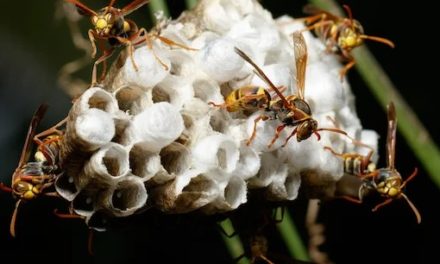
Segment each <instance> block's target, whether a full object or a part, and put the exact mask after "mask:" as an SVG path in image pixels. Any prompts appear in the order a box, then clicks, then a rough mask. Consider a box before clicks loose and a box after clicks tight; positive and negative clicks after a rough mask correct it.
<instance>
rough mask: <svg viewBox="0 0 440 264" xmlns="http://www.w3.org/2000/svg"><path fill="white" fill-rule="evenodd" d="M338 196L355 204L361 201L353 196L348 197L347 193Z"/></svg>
mask: <svg viewBox="0 0 440 264" xmlns="http://www.w3.org/2000/svg"><path fill="white" fill-rule="evenodd" d="M338 198H342V199H344V200H346V201H349V202H352V203H355V204H361V203H362V201H361V200H359V199H356V198H353V197H350V196H347V195H344V196H339V197H338Z"/></svg>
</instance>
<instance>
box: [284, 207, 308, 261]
mask: <svg viewBox="0 0 440 264" xmlns="http://www.w3.org/2000/svg"><path fill="white" fill-rule="evenodd" d="M277 211H279V210H277ZM277 228H278V231H279V232H280V234H281V236H282V238H283V240H284V243H285V244H286V246H287V249H288V250H289V253H290V255H291V256H292V257H293V258H295V259H298V260H302V261H310V258H309V255H308V253H307V249H306V247H305V246H304V243H303V242H302V240H301V236H300V235H299V232H298V229H297V228H296V226H295V223H294V222H293V220H292V217H291V216H290V214H289V212H288V211H287V210H285V212H284V217H283V221H281V223H278V224H277Z"/></svg>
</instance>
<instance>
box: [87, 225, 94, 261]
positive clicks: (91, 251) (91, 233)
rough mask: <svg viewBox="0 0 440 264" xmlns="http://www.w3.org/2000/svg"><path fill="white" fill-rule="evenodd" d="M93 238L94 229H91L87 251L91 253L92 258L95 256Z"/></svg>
mask: <svg viewBox="0 0 440 264" xmlns="http://www.w3.org/2000/svg"><path fill="white" fill-rule="evenodd" d="M93 237H94V232H93V229H92V228H90V229H89V237H88V238H87V251H88V252H89V255H90V256H93V255H94V254H93Z"/></svg>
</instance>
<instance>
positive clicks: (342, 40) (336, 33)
mask: <svg viewBox="0 0 440 264" xmlns="http://www.w3.org/2000/svg"><path fill="white" fill-rule="evenodd" d="M344 9H345V10H346V12H347V14H348V18H345V17H339V16H336V15H334V14H331V13H329V12H326V11H324V10H320V9H318V8H316V7H313V6H310V5H308V6H306V8H305V12H306V13H310V14H314V15H312V16H310V17H306V18H304V20H305V22H306V25H307V28H306V29H304V30H303V31H307V30H314V31H315V33H316V35H318V37H320V38H321V39H322V40H323V41H324V43H325V45H326V47H327V51H330V52H334V53H336V54H339V55H341V56H342V58H343V59H345V60H346V61H347V64H346V65H345V66H344V68H342V70H341V71H340V76H341V79H342V78H343V77H344V75H345V74H346V73H347V71H348V70H349V69H350V68H352V67H353V66H354V64H355V63H356V62H355V60H354V58H353V56H352V55H351V54H350V52H351V50H352V49H354V48H356V47H358V46H360V45H362V43H363V42H364V40H365V39H368V40H373V41H376V42H381V43H384V44H386V45H388V46H390V47H391V48H394V43H393V42H392V41H390V40H388V39H385V38H381V37H375V36H368V35H365V34H364V29H363V27H362V25H361V24H360V23H359V21H357V20H355V19H353V16H352V13H351V9H350V7H349V6H347V5H344Z"/></svg>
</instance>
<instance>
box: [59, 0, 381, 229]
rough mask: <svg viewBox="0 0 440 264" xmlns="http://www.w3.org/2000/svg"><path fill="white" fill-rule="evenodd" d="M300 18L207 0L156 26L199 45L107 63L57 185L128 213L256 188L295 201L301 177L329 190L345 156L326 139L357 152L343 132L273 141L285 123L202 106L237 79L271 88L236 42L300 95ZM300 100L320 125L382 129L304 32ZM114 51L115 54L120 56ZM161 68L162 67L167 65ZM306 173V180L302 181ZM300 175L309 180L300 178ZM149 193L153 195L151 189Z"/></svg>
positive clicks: (222, 201)
mask: <svg viewBox="0 0 440 264" xmlns="http://www.w3.org/2000/svg"><path fill="white" fill-rule="evenodd" d="M301 28H303V24H302V23H301V22H296V21H295V20H293V19H292V18H289V17H282V18H279V19H277V20H274V19H273V18H272V16H271V14H270V13H269V12H268V11H266V10H264V9H263V8H262V7H261V6H260V4H259V3H258V2H257V1H254V0H238V1H237V0H206V1H200V3H199V5H198V6H197V7H196V8H195V9H193V10H191V11H187V12H185V13H184V14H182V16H181V17H180V18H179V19H177V20H175V21H169V22H168V23H166V24H165V25H163V26H162V28H161V35H162V36H164V37H166V38H169V39H173V40H174V41H175V42H178V43H181V44H183V45H185V46H188V47H191V48H194V49H197V50H190V49H185V48H180V47H169V46H167V45H165V44H164V43H162V42H161V41H160V40H158V39H153V43H154V44H153V51H154V52H155V54H156V55H157V58H158V59H160V62H162V64H161V63H160V62H159V60H158V59H157V58H155V56H154V54H153V53H152V50H150V49H149V48H148V47H146V46H139V47H136V50H135V51H134V54H133V57H134V61H135V62H136V64H137V68H138V70H137V71H136V70H135V68H134V67H133V63H132V61H131V60H130V58H124V60H123V61H122V62H123V63H121V61H118V62H117V63H115V64H114V65H113V66H112V69H111V70H110V72H109V74H108V75H107V77H106V79H105V80H104V81H103V84H102V85H101V86H100V87H92V88H89V89H88V90H87V91H86V92H85V93H84V94H83V95H82V96H81V97H80V98H78V99H77V100H76V101H75V103H74V105H73V107H72V109H71V111H70V113H69V118H68V119H69V121H68V123H67V129H66V136H65V138H64V145H65V148H64V149H63V153H62V159H63V160H64V162H65V163H64V164H65V168H66V173H65V174H64V175H63V176H61V177H60V178H59V179H58V181H57V183H56V186H57V190H58V191H59V193H60V194H61V195H62V196H63V197H65V198H66V199H67V200H69V201H73V209H74V210H75V212H76V213H77V214H79V215H83V216H85V217H87V218H88V221H96V220H95V219H97V218H98V216H96V215H97V214H99V215H101V214H106V215H111V216H127V215H130V214H132V213H134V212H136V211H137V210H138V209H140V208H142V207H143V206H145V205H146V203H147V201H148V204H151V205H153V206H155V207H157V208H158V209H160V210H162V211H164V212H169V213H185V212H190V211H194V210H196V209H201V211H203V212H205V213H208V214H211V213H217V212H225V211H230V210H234V209H236V208H237V207H238V206H240V205H241V204H243V203H246V199H247V194H248V192H249V191H250V190H251V189H256V188H259V189H261V188H264V189H265V190H266V195H267V198H268V199H271V200H294V199H295V198H296V197H297V195H298V189H299V188H300V187H301V182H303V184H307V185H309V186H307V187H308V188H310V189H312V190H313V188H314V187H316V188H318V189H324V190H326V189H331V188H333V186H334V184H335V182H337V181H338V180H339V179H340V177H342V175H343V166H342V165H343V164H342V162H341V160H340V159H339V158H338V157H335V156H334V155H333V154H331V153H330V152H329V151H326V150H324V146H332V148H333V149H335V151H338V152H348V151H353V150H354V149H353V148H354V146H353V145H352V144H351V143H350V142H349V141H348V140H347V139H344V137H343V136H341V135H340V134H336V133H331V132H326V131H323V132H322V133H321V136H322V137H321V140H319V141H318V139H317V138H316V137H314V136H313V135H312V137H310V138H308V139H307V140H304V141H302V142H297V141H296V140H295V139H292V140H290V141H289V142H288V144H287V145H286V146H285V147H282V145H283V143H284V142H285V140H286V138H287V136H288V135H289V134H290V133H291V132H292V130H293V128H292V127H287V128H286V129H284V131H283V132H282V133H281V134H280V137H279V139H278V140H277V141H276V142H275V143H274V144H273V145H272V146H271V147H268V143H269V142H270V140H271V139H272V138H273V136H274V133H275V129H276V127H277V126H278V125H279V124H280V120H268V121H265V122H259V123H258V126H257V128H256V137H255V139H254V140H253V142H252V143H251V144H250V145H249V146H248V145H247V144H246V141H247V140H248V139H249V138H250V136H251V134H252V131H253V126H254V120H255V119H256V118H257V117H258V116H259V114H261V111H256V112H253V113H246V112H238V113H237V112H236V113H230V112H227V111H226V109H222V108H219V107H214V106H211V105H209V104H208V103H209V102H215V103H216V104H221V103H223V102H224V100H225V97H226V96H227V95H228V94H229V93H230V92H232V91H233V90H235V89H238V88H240V87H242V86H244V85H259V86H262V87H265V88H267V89H268V87H267V86H266V84H265V83H264V82H263V81H262V80H261V79H260V78H259V77H258V76H256V75H255V74H254V73H253V69H252V67H250V65H249V64H248V63H246V62H245V61H244V60H243V59H242V58H241V57H240V56H239V55H238V54H237V53H236V52H235V51H234V47H238V48H240V49H241V50H243V51H245V52H246V53H247V54H248V55H249V57H251V58H252V59H253V60H254V61H255V62H256V64H258V65H259V66H260V67H261V68H262V69H263V71H264V72H265V73H266V74H267V76H268V77H269V78H270V79H271V80H272V82H273V83H274V84H275V85H276V86H278V87H280V86H284V87H286V89H285V91H284V94H286V95H292V94H297V87H296V84H295V76H296V68H295V63H294V62H295V59H294V49H293V43H292V36H291V34H292V33H293V32H295V31H297V30H299V29H301ZM304 37H305V40H306V43H307V49H308V64H307V67H306V70H307V73H306V81H305V86H306V87H305V100H306V101H307V102H308V103H309V104H310V107H311V109H312V115H313V117H314V118H315V119H316V120H317V121H318V123H319V127H334V126H335V122H333V121H332V120H336V124H337V126H338V127H339V128H340V129H342V130H345V131H346V132H347V133H348V134H349V135H351V136H353V137H355V138H357V139H359V140H362V141H364V142H366V143H368V144H370V145H373V146H375V145H376V144H377V135H376V133H374V132H372V131H364V130H362V127H361V125H360V122H359V119H358V118H357V116H356V113H355V109H354V97H353V95H352V93H351V91H350V88H349V85H348V84H347V81H346V80H344V81H342V82H341V80H340V77H339V70H340V68H341V65H340V64H339V62H338V60H337V58H335V57H334V56H332V55H329V54H326V53H325V47H324V46H323V44H322V43H321V42H320V41H319V40H318V39H315V38H314V37H313V36H312V35H311V34H310V33H308V32H305V33H304ZM121 58H123V57H122V55H121ZM164 65H166V67H165V66H164ZM309 175H310V178H309ZM305 179H307V180H305ZM147 192H148V194H147Z"/></svg>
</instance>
